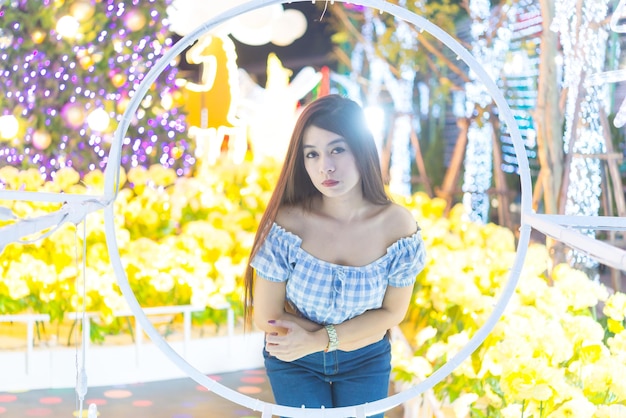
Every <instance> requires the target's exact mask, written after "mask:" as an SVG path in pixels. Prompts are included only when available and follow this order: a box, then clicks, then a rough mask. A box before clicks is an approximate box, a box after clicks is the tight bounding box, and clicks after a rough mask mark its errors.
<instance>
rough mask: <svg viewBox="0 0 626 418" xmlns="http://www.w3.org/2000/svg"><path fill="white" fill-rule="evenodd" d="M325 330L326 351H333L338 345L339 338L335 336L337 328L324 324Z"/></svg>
mask: <svg viewBox="0 0 626 418" xmlns="http://www.w3.org/2000/svg"><path fill="white" fill-rule="evenodd" d="M324 328H326V332H327V333H328V346H327V347H326V350H325V351H326V352H327V353H328V352H331V351H335V350H336V349H337V347H339V339H338V338H337V330H336V329H335V327H334V326H333V325H326V326H325V327H324Z"/></svg>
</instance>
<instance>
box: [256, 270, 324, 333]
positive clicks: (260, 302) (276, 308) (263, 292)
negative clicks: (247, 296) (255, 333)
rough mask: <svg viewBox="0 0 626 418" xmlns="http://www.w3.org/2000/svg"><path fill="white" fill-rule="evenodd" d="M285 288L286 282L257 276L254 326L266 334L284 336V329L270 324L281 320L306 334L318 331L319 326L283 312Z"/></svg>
mask: <svg viewBox="0 0 626 418" xmlns="http://www.w3.org/2000/svg"><path fill="white" fill-rule="evenodd" d="M286 286H287V282H272V281H270V280H267V279H264V278H262V277H258V276H257V279H256V280H255V281H254V310H253V313H252V315H253V320H254V324H255V325H256V326H257V327H258V328H259V329H261V330H263V331H265V332H266V333H272V332H277V333H279V334H284V333H285V332H286V331H285V329H283V328H280V327H278V326H276V325H272V324H271V322H270V321H282V320H285V321H290V322H293V323H295V324H297V325H298V326H300V327H302V328H303V329H304V330H306V331H308V332H314V331H317V330H320V329H321V328H322V326H321V325H319V324H316V323H315V322H313V321H310V320H308V319H306V318H303V317H301V316H299V315H295V314H293V313H290V312H287V311H286V310H285V302H286V297H285V294H286Z"/></svg>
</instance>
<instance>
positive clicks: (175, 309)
mask: <svg viewBox="0 0 626 418" xmlns="http://www.w3.org/2000/svg"><path fill="white" fill-rule="evenodd" d="M212 308H213V309H218V310H226V311H227V321H226V335H227V336H228V337H229V338H231V337H232V336H233V335H234V333H235V314H234V312H233V310H232V308H231V307H230V305H227V304H225V305H223V306H218V307H212ZM204 309H205V307H203V306H193V305H177V306H159V307H151V308H144V309H143V310H144V312H145V313H146V315H147V316H148V317H150V316H158V315H177V314H182V315H183V345H182V351H183V353H182V355H183V356H184V357H186V355H187V348H188V346H189V342H190V341H191V314H192V313H193V312H200V311H203V310H204ZM98 315H99V314H98V313H97V312H85V313H83V312H68V313H66V314H65V319H67V320H71V321H80V322H81V325H82V327H83V335H90V331H91V325H90V323H91V321H90V320H91V319H92V318H96V317H97V316H98ZM113 316H114V317H117V318H123V317H131V316H134V314H133V313H132V312H131V311H130V310H124V311H115V312H113ZM39 321H46V322H48V321H50V316H49V315H47V314H19V315H0V322H21V323H24V324H26V353H25V354H26V358H25V367H26V374H30V365H31V358H32V354H33V348H34V332H33V330H34V325H35V323H36V322H39ZM133 332H134V335H135V338H134V340H135V341H134V345H135V361H136V364H137V365H139V363H140V360H141V358H142V355H141V353H142V347H143V340H144V338H143V329H142V327H141V324H140V323H139V322H137V323H136V324H135V328H134V330H133ZM83 343H84V344H85V349H86V350H88V349H89V346H90V341H89V339H88V338H87V339H86V341H84V342H83Z"/></svg>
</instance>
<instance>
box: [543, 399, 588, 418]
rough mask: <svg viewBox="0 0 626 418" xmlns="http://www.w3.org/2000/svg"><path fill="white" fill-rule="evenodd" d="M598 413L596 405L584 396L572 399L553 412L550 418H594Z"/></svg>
mask: <svg viewBox="0 0 626 418" xmlns="http://www.w3.org/2000/svg"><path fill="white" fill-rule="evenodd" d="M594 412H596V407H595V405H594V404H592V403H591V402H589V400H587V398H585V397H584V396H579V397H577V398H575V399H570V400H569V401H566V402H565V403H563V404H562V405H560V406H559V407H558V408H557V409H556V410H555V411H553V412H552V413H551V414H550V415H548V417H549V418H592V417H593V415H594Z"/></svg>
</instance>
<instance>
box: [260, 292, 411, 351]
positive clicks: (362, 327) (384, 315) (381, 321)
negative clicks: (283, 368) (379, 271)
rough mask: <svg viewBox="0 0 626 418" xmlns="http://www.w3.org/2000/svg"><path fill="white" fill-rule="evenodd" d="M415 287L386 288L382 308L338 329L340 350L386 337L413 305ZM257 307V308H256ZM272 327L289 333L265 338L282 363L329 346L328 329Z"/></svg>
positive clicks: (284, 323) (294, 325) (296, 325)
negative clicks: (412, 298)
mask: <svg viewBox="0 0 626 418" xmlns="http://www.w3.org/2000/svg"><path fill="white" fill-rule="evenodd" d="M412 294H413V286H407V287H387V291H386V293H385V298H384V299H383V304H382V306H381V307H380V308H379V309H372V310H370V311H367V312H364V313H363V314H361V315H359V316H357V317H354V318H352V319H350V320H348V321H345V322H343V323H341V324H339V325H335V330H336V331H337V339H338V340H339V350H343V351H353V350H356V349H359V348H362V347H365V346H367V345H369V344H371V343H374V342H376V341H379V340H380V339H381V338H382V337H383V336H384V335H385V333H386V332H387V331H388V330H389V329H391V328H393V327H394V326H396V325H398V324H399V323H400V322H401V321H402V320H403V319H404V317H405V315H406V311H407V309H408V307H409V303H410V302H411V297H412ZM255 306H256V305H255ZM272 325H275V326H278V327H280V328H282V329H284V330H286V333H282V332H281V333H280V334H274V333H272V332H275V331H271V332H270V333H269V334H268V335H267V336H266V350H267V351H268V352H269V353H270V354H271V355H273V356H276V357H277V358H279V359H281V360H283V361H293V360H297V359H299V358H301V357H303V356H305V355H307V354H310V353H313V352H316V351H322V350H324V349H326V347H327V346H328V333H327V332H326V329H324V328H320V329H318V330H307V329H305V328H304V327H302V326H301V325H300V324H299V323H297V322H295V321H291V320H290V319H287V320H282V319H281V320H277V321H275V322H274V323H273V324H272Z"/></svg>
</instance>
